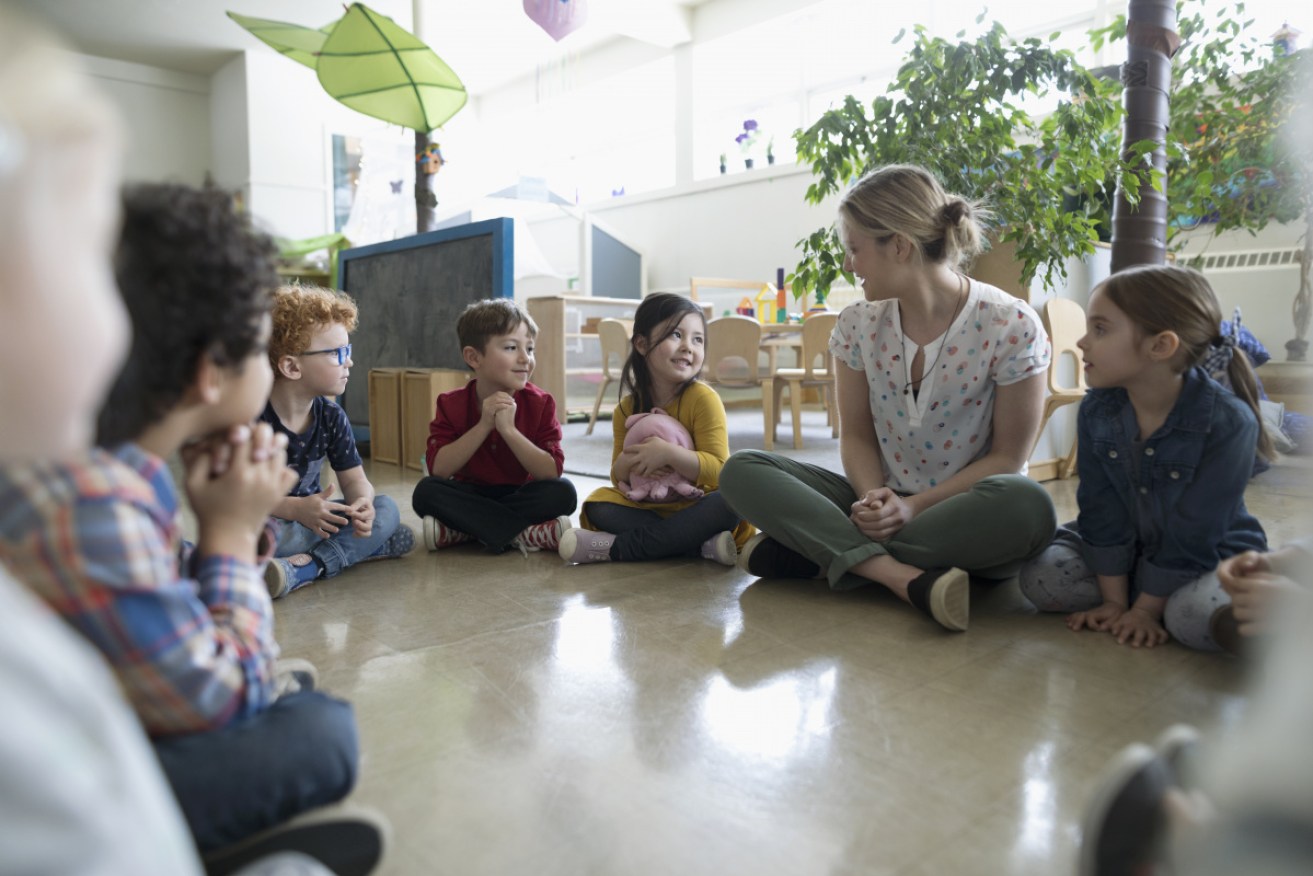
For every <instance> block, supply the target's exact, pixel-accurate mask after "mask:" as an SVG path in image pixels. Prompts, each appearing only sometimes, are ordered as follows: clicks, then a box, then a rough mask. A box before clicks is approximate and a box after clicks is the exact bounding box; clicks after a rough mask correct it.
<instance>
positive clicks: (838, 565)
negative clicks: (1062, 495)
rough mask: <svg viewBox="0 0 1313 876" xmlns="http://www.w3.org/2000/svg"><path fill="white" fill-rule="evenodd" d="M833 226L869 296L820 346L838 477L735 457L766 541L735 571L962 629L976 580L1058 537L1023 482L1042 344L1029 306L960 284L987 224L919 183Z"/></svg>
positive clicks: (734, 500)
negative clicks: (822, 588)
mask: <svg viewBox="0 0 1313 876" xmlns="http://www.w3.org/2000/svg"><path fill="white" fill-rule="evenodd" d="M839 213H840V235H841V237H842V240H843V245H844V250H845V257H844V267H845V269H846V270H848V271H851V272H852V273H853V274H855V275H856V276H857V278H858V280H859V282H860V285H861V288H862V292H863V295H864V299H865V300H863V301H859V302H856V303H854V304H851V305H849V306H848V307H846V308H845V309H844V311H843V313H841V314H840V316H839V321H838V324H837V325H836V326H835V329H834V334H833V335H831V338H830V351H831V352H832V353H833V354H834V357H835V362H836V366H835V367H836V370H837V372H838V378H837V379H838V398H839V422H840V441H839V447H840V457H841V459H842V462H843V473H842V474H840V473H838V472H833V471H830V470H828V469H825V468H822V467H820V466H816V465H809V464H806V463H801V462H797V461H795V460H791V459H788V458H786V457H783V456H777V455H775V454H770V453H764V452H761V451H752V450H749V451H742V452H740V453H736V454H735V455H734V456H732V457H731V458H730V460H729V462H728V463H727V464H726V465H725V469H724V472H723V473H722V474H721V489H722V490H723V491H724V493H725V498H726V499H727V500H728V501H729V503H730V505H731V506H732V507H733V508H734V509H736V510H737V511H739V513H741V514H742V515H743V516H744V517H745V518H747V519H748V520H749V521H750V522H752V523H753V524H755V525H756V526H757V527H758V528H759V529H761V530H762V532H761V534H760V535H758V536H757V537H755V538H754V539H753V540H752V541H751V542H749V543H748V545H747V546H746V547H745V548H744V550H743V551H742V553H741V555H740V560H739V565H740V566H741V567H742V568H743V569H744V570H746V571H748V572H750V573H752V574H754V575H758V576H761V577H808V578H810V577H819V576H821V575H824V576H825V577H826V578H827V579H828V580H829V583H830V586H831V587H832V588H833V589H836V590H847V589H851V588H854V587H859V586H863V585H868V584H872V583H875V584H880V585H883V586H885V587H887V588H888V589H889V590H891V591H892V592H893V593H895V594H896V595H897V596H898V597H899V598H901V599H903V600H904V601H906V602H909V603H911V604H912V605H914V606H916V607H917V608H919V609H920V610H921V611H922V612H924V613H925V614H927V615H929V616H930V617H932V618H933V619H934V620H935V621H936V622H938V623H939V624H940V625H942V626H943V627H945V628H946V629H949V630H965V629H966V628H967V625H968V622H969V616H970V601H969V591H968V580H969V576H970V575H976V576H979V577H983V578H996V579H1001V578H1007V577H1010V576H1012V575H1014V574H1015V573H1016V571H1017V569H1018V567H1019V566H1020V565H1021V563H1022V562H1023V561H1024V560H1026V559H1028V558H1029V557H1032V556H1034V555H1035V554H1037V553H1038V552H1039V551H1041V550H1042V549H1043V548H1044V547H1045V545H1046V544H1047V543H1048V542H1049V540H1050V539H1051V538H1052V537H1053V532H1054V528H1055V520H1054V512H1053V504H1052V502H1051V501H1050V499H1049V497H1048V494H1046V493H1045V492H1044V490H1043V489H1042V488H1041V487H1039V486H1038V485H1037V484H1035V483H1034V482H1033V481H1031V480H1030V479H1028V478H1027V477H1025V470H1026V460H1027V458H1028V457H1029V456H1030V451H1031V448H1032V446H1033V445H1034V443H1035V437H1036V435H1037V433H1038V431H1039V424H1040V412H1041V408H1042V404H1043V397H1044V380H1043V375H1044V373H1045V371H1046V369H1047V368H1048V365H1049V359H1050V356H1051V350H1050V347H1049V340H1048V337H1047V335H1045V333H1044V329H1043V327H1042V326H1041V324H1040V321H1039V318H1038V316H1036V314H1035V311H1034V310H1033V309H1031V307H1030V306H1029V305H1028V304H1026V303H1025V302H1024V301H1021V300H1019V299H1017V298H1015V297H1013V296H1011V295H1009V294H1007V293H1006V292H1003V291H1002V290H1000V289H997V288H995V287H993V286H990V285H988V284H986V283H981V282H979V281H976V280H973V279H971V278H970V277H968V276H966V274H965V273H963V271H962V266H963V265H964V264H965V263H966V262H968V261H969V260H970V259H971V258H972V257H974V256H975V255H976V254H977V253H978V252H979V251H980V247H981V227H980V220H979V213H980V211H979V209H978V208H977V207H976V206H975V205H973V204H972V203H970V202H968V201H966V200H964V199H963V198H960V197H957V196H954V195H950V194H947V193H946V192H945V191H944V189H943V187H942V186H941V185H940V183H939V181H938V180H937V179H936V178H935V177H934V176H933V175H932V174H930V173H929V172H928V171H926V170H924V169H922V168H919V167H911V166H903V165H890V166H886V167H883V168H880V169H878V170H876V171H873V172H872V173H870V174H868V175H867V176H865V177H863V178H862V179H861V180H860V181H858V183H857V184H856V185H854V186H853V188H852V189H851V190H849V192H848V193H847V194H846V195H845V196H844V198H843V200H842V201H841V202H840V205H839Z"/></svg>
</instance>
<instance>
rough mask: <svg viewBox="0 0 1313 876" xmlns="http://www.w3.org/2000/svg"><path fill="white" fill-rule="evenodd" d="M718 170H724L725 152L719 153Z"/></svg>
mask: <svg viewBox="0 0 1313 876" xmlns="http://www.w3.org/2000/svg"><path fill="white" fill-rule="evenodd" d="M720 172H721V173H724V172H725V153H724V152H722V153H720Z"/></svg>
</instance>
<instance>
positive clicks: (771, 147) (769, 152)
mask: <svg viewBox="0 0 1313 876" xmlns="http://www.w3.org/2000/svg"><path fill="white" fill-rule="evenodd" d="M766 163H767V164H774V163H775V138H774V137H771V138H770V139H769V140H767V141H766Z"/></svg>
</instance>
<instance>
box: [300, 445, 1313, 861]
mask: <svg viewBox="0 0 1313 876" xmlns="http://www.w3.org/2000/svg"><path fill="white" fill-rule="evenodd" d="M366 466H367V470H368V471H369V474H370V476H371V478H372V479H373V481H374V483H375V484H376V486H377V487H378V488H379V490H380V492H385V493H389V494H391V495H393V496H394V497H396V498H397V499H398V504H400V505H401V506H402V507H403V509H404V512H403V520H405V521H406V522H408V523H410V524H411V525H414V526H418V520H417V519H416V518H415V516H414V514H413V512H411V511H410V508H409V505H410V501H409V496H410V490H411V487H412V486H413V484H414V482H415V480H416V479H417V478H418V473H415V472H405V473H402V472H400V471H399V470H398V469H397V468H396V467H395V466H389V465H384V464H373V463H370V462H366ZM1302 474H1303V471H1302V469H1299V468H1298V467H1282V468H1279V469H1275V470H1274V471H1273V472H1269V473H1268V474H1265V475H1262V476H1260V478H1259V479H1257V480H1256V481H1254V482H1253V486H1251V488H1250V490H1249V502H1250V507H1251V509H1252V510H1253V511H1254V512H1255V513H1256V514H1257V515H1258V516H1259V517H1260V518H1261V519H1262V520H1263V521H1264V523H1265V525H1267V527H1268V530H1269V534H1270V536H1271V538H1272V542H1273V543H1274V544H1279V543H1280V542H1281V541H1282V540H1283V539H1286V538H1289V537H1292V536H1294V535H1295V534H1296V533H1297V532H1298V527H1299V523H1298V521H1297V520H1296V513H1297V511H1299V510H1300V509H1302V508H1304V507H1305V506H1306V504H1307V502H1306V496H1307V493H1306V491H1305V490H1304V489H1303V487H1302V484H1303V478H1302ZM600 483H601V482H600V481H596V480H593V479H586V478H577V479H576V484H577V486H578V488H579V493H580V495H581V497H582V496H584V495H586V494H587V493H588V491H589V490H591V489H592V488H593V487H594V486H597V485H598V484H600ZM1047 486H1048V488H1049V489H1050V491H1051V493H1052V495H1053V497H1054V500H1055V502H1056V503H1057V505H1058V509H1059V519H1068V518H1069V517H1071V516H1073V515H1074V508H1075V503H1074V497H1075V485H1074V482H1072V481H1067V482H1053V483H1050V484H1048V485H1047ZM277 634H278V639H279V641H280V642H281V643H282V646H283V651H284V654H285V655H287V656H298V657H306V658H309V659H310V660H313V661H314V662H315V663H316V664H317V665H318V666H319V668H320V672H321V683H322V686H323V687H324V688H326V689H328V690H330V691H332V692H334V693H336V694H338V695H340V696H342V697H345V698H347V699H349V700H351V701H352V702H353V703H354V704H355V707H356V712H357V716H358V718H359V723H360V732H361V737H362V747H363V754H362V777H361V783H360V787H359V789H358V791H357V792H356V794H355V795H354V801H355V802H357V803H361V804H365V805H368V806H371V807H374V808H376V809H378V810H381V811H382V812H383V813H384V814H385V815H386V816H387V817H388V818H389V819H390V821H391V823H392V827H393V831H394V836H393V842H392V845H391V848H390V851H389V854H388V858H387V860H386V861H385V863H384V865H383V867H382V870H381V872H382V873H386V874H436V873H442V874H447V873H450V874H484V873H497V874H503V873H505V874H521V873H525V874H528V873H532V874H681V876H694V874H740V873H741V874H753V876H767V874H790V876H799V874H859V873H860V874H885V873H888V874H906V876H912V874H974V873H979V874H1014V873H1015V874H1031V873H1035V874H1040V873H1043V874H1053V873H1057V874H1063V873H1069V872H1072V871H1073V867H1074V865H1073V861H1074V855H1075V849H1076V842H1077V840H1078V831H1077V827H1076V824H1077V822H1078V819H1079V816H1080V813H1081V812H1082V809H1083V806H1084V803H1085V800H1086V799H1087V797H1088V794H1089V792H1090V789H1091V786H1092V783H1093V781H1094V779H1095V778H1096V777H1097V776H1098V774H1099V772H1100V770H1101V769H1102V767H1103V766H1104V764H1105V762H1106V761H1107V760H1108V758H1109V757H1110V756H1111V755H1112V754H1113V753H1114V752H1116V751H1117V750H1118V749H1119V748H1121V747H1122V746H1123V745H1125V744H1126V743H1128V742H1130V741H1134V740H1150V739H1152V737H1153V736H1154V735H1155V734H1156V733H1158V732H1159V731H1160V730H1161V729H1163V728H1164V727H1166V726H1168V725H1170V724H1172V723H1175V722H1179V721H1185V722H1190V723H1193V724H1196V725H1199V726H1202V727H1213V726H1218V725H1228V724H1231V723H1232V722H1234V721H1235V720H1236V719H1237V717H1238V716H1239V714H1240V713H1241V711H1242V710H1243V709H1244V707H1245V695H1244V686H1245V667H1244V666H1243V665H1242V664H1241V663H1239V662H1237V661H1235V660H1232V659H1230V658H1226V657H1220V656H1212V655H1202V654H1197V653H1192V652H1187V651H1186V650H1184V649H1182V648H1179V647H1177V646H1175V645H1169V646H1167V647H1163V648H1158V649H1155V650H1153V651H1135V650H1131V649H1129V648H1125V647H1121V646H1118V645H1117V643H1116V642H1115V641H1114V640H1113V639H1112V638H1111V637H1110V636H1107V635H1104V634H1093V633H1079V634H1077V633H1071V632H1069V631H1068V630H1067V629H1066V628H1065V627H1064V626H1063V623H1062V619H1061V617H1060V616H1037V615H1035V614H1034V612H1033V611H1032V610H1031V609H1030V607H1029V606H1028V605H1027V604H1026V603H1025V602H1024V601H1023V600H1022V599H1021V597H1020V595H1019V594H1018V592H1017V589H1016V585H1015V582H1009V583H1006V584H1002V585H999V586H996V587H994V588H992V589H978V590H977V591H975V592H974V593H973V602H972V620H971V630H970V632H968V633H965V634H961V635H954V634H949V633H945V632H942V631H940V630H939V629H938V628H937V627H935V626H934V625H933V624H931V623H930V622H929V621H927V620H925V619H923V618H922V617H921V616H920V615H919V614H917V613H916V612H915V611H913V610H911V609H910V608H908V607H906V606H904V605H902V604H901V603H899V602H897V601H896V600H895V599H894V598H893V597H891V596H888V595H886V594H884V593H881V592H876V591H875V590H872V591H870V592H849V593H843V594H839V593H831V592H829V591H828V590H826V589H824V588H823V586H818V585H816V584H813V583H810V582H798V581H772V580H756V579H753V578H751V577H749V576H747V575H745V574H743V573H741V572H739V571H738V570H737V569H726V568H724V567H722V566H717V565H714V564H712V563H709V562H706V561H692V560H688V561H671V562H661V563H648V564H635V565H622V564H599V565H593V566H582V567H568V566H566V565H564V564H563V563H562V562H561V560H560V559H559V558H558V557H557V556H556V555H555V554H554V553H548V554H531V555H530V556H529V557H528V558H525V557H523V556H521V555H520V554H519V553H516V552H511V553H507V554H505V555H502V556H499V557H493V556H488V555H486V554H484V553H482V552H481V551H480V550H479V549H477V548H470V547H461V548H456V549H451V550H446V551H442V552H439V553H426V552H424V551H423V550H422V549H419V550H417V551H416V552H415V553H412V554H411V555H409V556H407V557H405V558H403V559H400V560H394V561H387V562H379V563H373V564H369V565H366V566H363V567H360V568H357V569H354V570H351V571H350V572H348V573H346V574H344V575H343V576H342V577H340V578H337V579H335V580H333V581H331V582H327V583H321V584H319V585H316V586H314V587H312V588H308V589H307V590H304V591H301V592H298V593H296V594H294V595H293V596H291V597H289V598H287V599H285V600H282V601H281V602H279V603H278V605H277Z"/></svg>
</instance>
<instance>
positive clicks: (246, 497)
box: [182, 423, 296, 556]
mask: <svg viewBox="0 0 1313 876" xmlns="http://www.w3.org/2000/svg"><path fill="white" fill-rule="evenodd" d="M182 464H183V468H184V470H185V471H186V480H185V482H184V483H185V486H186V490H187V498H188V499H189V500H190V501H191V505H192V509H193V510H194V511H195V512H196V518H197V520H198V521H199V522H200V524H201V526H200V530H201V543H200V545H199V547H200V549H201V552H202V553H220V554H233V555H236V556H243V555H246V554H249V553H253V552H254V548H255V545H256V543H257V541H258V539H259V536H260V533H261V532H263V530H264V524H265V521H266V519H267V518H268V516H269V512H270V510H271V509H272V508H273V506H274V503H276V502H277V501H278V500H279V499H281V498H282V497H283V496H284V495H286V493H287V491H288V490H289V489H291V487H292V484H293V483H294V482H295V481H296V472H294V471H293V470H292V469H290V468H288V467H287V436H285V435H280V434H276V433H275V432H274V430H273V429H272V428H271V427H270V426H269V424H267V423H260V424H258V425H256V426H255V427H251V426H235V427H233V428H232V429H230V430H228V431H227V432H224V433H220V434H218V435H213V436H210V437H209V438H206V439H203V440H200V441H194V442H191V443H189V444H187V445H186V446H184V447H183V448H182Z"/></svg>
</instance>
